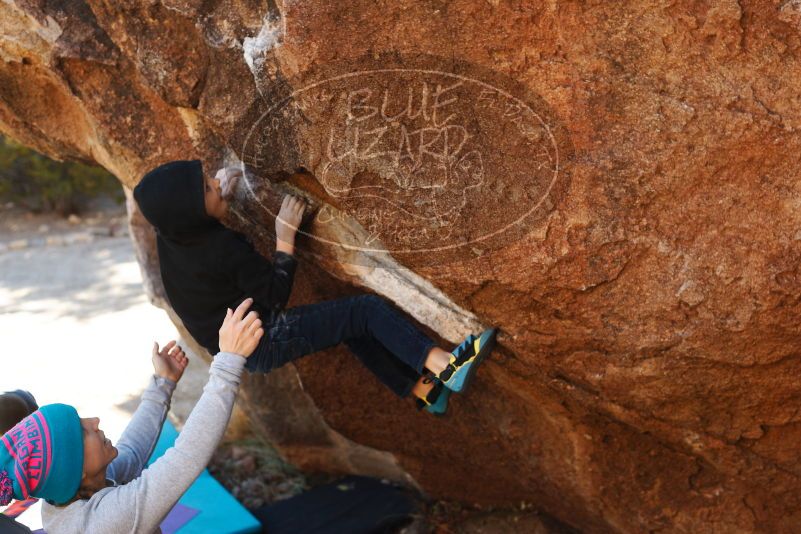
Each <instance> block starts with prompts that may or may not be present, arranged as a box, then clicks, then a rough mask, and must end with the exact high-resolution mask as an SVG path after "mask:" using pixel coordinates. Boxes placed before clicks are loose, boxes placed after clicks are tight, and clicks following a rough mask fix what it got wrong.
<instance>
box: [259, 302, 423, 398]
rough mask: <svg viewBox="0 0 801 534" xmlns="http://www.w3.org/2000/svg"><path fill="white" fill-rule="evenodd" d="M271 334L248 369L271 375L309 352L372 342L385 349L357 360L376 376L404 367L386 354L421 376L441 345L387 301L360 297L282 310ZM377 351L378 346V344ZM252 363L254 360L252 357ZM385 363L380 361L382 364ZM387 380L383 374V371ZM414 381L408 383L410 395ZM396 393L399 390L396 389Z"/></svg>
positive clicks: (365, 352)
mask: <svg viewBox="0 0 801 534" xmlns="http://www.w3.org/2000/svg"><path fill="white" fill-rule="evenodd" d="M264 328H265V336H264V339H263V341H262V343H260V346H259V347H258V348H257V349H256V352H255V354H254V356H256V358H255V360H256V361H255V362H254V363H253V364H250V362H248V368H249V369H251V370H258V371H261V372H267V371H269V370H270V369H274V368H277V367H280V366H282V365H284V364H285V363H287V362H289V361H292V360H294V359H297V358H300V357H302V356H304V355H306V354H310V353H312V352H317V351H319V350H322V349H325V348H329V347H332V346H334V345H337V344H338V343H341V342H343V341H350V342H351V343H350V345H351V346H352V347H353V346H354V344H355V346H356V347H358V346H359V345H360V344H363V343H365V342H364V341H361V342H360V341H356V340H358V339H361V338H371V339H373V340H375V341H377V342H378V344H380V345H381V346H383V347H384V349H385V351H386V352H384V351H379V352H373V353H370V354H368V352H369V350H368V349H363V350H359V353H358V354H357V356H359V358H360V359H361V360H362V361H364V362H365V363H366V364H367V362H368V361H369V362H370V365H368V367H369V368H371V370H373V371H374V372H375V370H376V368H377V367H378V366H379V365H381V369H382V370H383V371H386V372H387V373H389V372H394V371H397V369H398V367H397V366H395V367H394V371H392V369H393V368H392V367H387V366H386V365H384V364H385V363H386V355H387V354H391V355H392V356H393V357H394V358H395V359H396V360H399V361H400V362H402V363H403V364H405V365H406V366H408V367H409V368H410V370H412V371H416V372H417V376H419V374H420V373H421V372H422V371H423V368H424V366H425V363H426V361H427V359H428V357H429V354H430V353H431V352H432V349H433V348H434V347H435V344H434V342H433V341H432V340H431V339H430V338H429V337H428V336H426V335H425V334H423V333H422V332H421V331H420V330H419V329H418V328H416V327H415V326H414V325H413V324H412V323H411V322H409V321H408V320H407V319H405V318H404V317H403V316H402V315H401V313H400V312H399V311H398V310H396V309H395V307H394V306H393V305H392V304H390V303H389V302H387V301H386V300H384V299H383V298H381V297H377V296H375V295H360V296H355V297H345V298H342V299H337V300H332V301H328V302H320V303H316V304H309V305H306V306H298V307H296V308H290V309H287V310H285V311H284V312H282V313H281V314H280V315H279V316H278V317H277V318H276V319H275V320H274V321H273V322H272V323H270V324H268V325H265V327H264ZM373 347H375V345H373ZM250 359H254V358H253V356H251V358H250ZM376 362H379V363H376ZM377 375H378V376H379V378H381V375H380V373H377ZM413 385H414V383H413V382H412V383H410V384H409V383H407V384H406V390H405V392H406V393H408V392H409V391H410V390H411V387H412V386H413ZM393 391H396V393H397V392H399V391H398V390H397V389H395V388H393Z"/></svg>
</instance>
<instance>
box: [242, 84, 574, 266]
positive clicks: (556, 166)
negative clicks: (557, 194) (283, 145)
mask: <svg viewBox="0 0 801 534" xmlns="http://www.w3.org/2000/svg"><path fill="white" fill-rule="evenodd" d="M401 72H405V73H408V72H412V73H422V74H434V75H441V76H447V77H451V78H455V79H458V80H462V81H466V82H470V83H475V84H477V85H479V86H482V87H485V88H488V89H490V90H492V91H496V92H498V93H500V94H502V95H504V96H505V97H506V98H509V99H510V100H514V101H515V102H517V103H519V104H520V105H522V106H523V107H525V108H526V109H527V110H529V111H530V112H531V113H532V114H533V115H534V116H535V117H536V118H537V120H538V121H539V123H540V125H541V126H542V127H543V129H544V130H545V132H546V133H547V134H548V139H549V140H550V141H551V145H552V146H553V149H554V154H555V158H554V160H555V164H554V171H553V178H551V181H550V183H549V184H548V187H547V188H546V190H545V193H544V194H543V195H542V197H541V198H540V200H539V201H538V202H537V203H536V204H535V205H534V206H533V207H532V208H531V209H530V210H528V211H527V212H526V213H524V214H523V215H521V216H520V217H518V218H517V219H515V220H514V221H512V222H511V223H509V224H507V225H506V226H504V227H502V228H500V229H498V230H495V231H494V232H491V233H488V234H485V235H482V236H481V237H477V238H475V239H472V240H470V241H468V242H466V243H457V244H454V245H443V246H439V247H433V248H415V249H392V250H390V249H386V248H365V247H361V246H355V245H348V244H345V243H340V242H338V241H331V240H329V239H325V238H323V237H318V236H315V235H313V234H310V233H308V232H305V231H303V230H301V229H300V228H298V229H297V231H298V232H299V233H301V234H303V235H305V236H308V237H310V238H312V239H315V240H317V241H320V242H322V243H327V244H329V245H333V246H339V247H342V248H345V249H348V250H354V251H359V252H377V253H384V254H412V253H415V252H441V251H445V250H453V249H458V248H461V247H465V246H468V245H471V244H474V243H478V242H481V241H484V240H486V239H489V238H492V237H495V236H497V235H499V234H501V233H503V232H506V231H507V230H508V229H509V228H511V227H512V226H515V225H517V224H520V223H521V221H523V220H524V219H525V218H526V217H529V216H530V215H531V214H532V213H534V212H535V211H536V210H537V209H538V208H539V207H540V206H541V205H542V203H543V202H545V199H546V198H548V196H549V195H550V194H551V190H552V189H553V186H554V185H555V184H556V180H557V179H558V177H559V169H560V167H559V164H560V160H559V147H558V145H557V143H556V139H555V138H554V135H553V133H552V132H551V128H550V126H548V124H546V123H545V121H544V120H542V117H541V116H540V114H539V113H537V112H536V111H534V110H533V109H531V107H530V106H529V105H528V104H527V103H526V102H524V101H523V100H521V99H520V98H518V97H516V96H514V95H512V94H510V93H509V92H508V91H505V90H503V89H499V88H497V87H495V86H493V85H491V84H489V83H486V82H483V81H481V80H476V79H475V78H471V77H469V76H464V75H461V74H455V73H452V72H444V71H439V70H432V69H420V68H391V69H370V70H359V71H355V72H349V73H346V74H340V75H338V76H333V77H330V78H326V79H324V80H320V81H317V82H314V83H312V84H309V85H306V86H304V87H302V88H300V89H296V90H293V91H292V92H291V93H290V94H289V95H287V96H286V97H284V98H283V99H281V100H280V101H278V102H277V103H275V104H274V105H272V106H271V107H270V108H269V109H268V110H267V111H265V112H264V113H263V114H262V115H261V116H260V117H259V118H258V119H257V120H256V122H255V123H254V124H253V126H252V127H251V128H250V131H249V132H248V134H247V136H245V140H244V143H243V150H242V154H243V156H244V155H245V154H246V148H247V146H248V141H249V139H250V137H251V135H252V134H253V132H254V131H255V129H256V127H257V126H258V125H259V123H260V122H261V121H262V119H264V118H265V117H268V116H270V115H271V114H272V113H273V111H275V110H276V109H280V107H281V106H283V105H284V104H285V103H286V102H287V101H289V100H291V99H294V97H295V95H298V94H300V93H303V92H305V91H309V90H311V89H314V88H316V87H318V86H320V85H323V84H326V83H329V82H333V81H338V80H343V79H345V78H351V77H355V76H364V75H370V74H380V73H401ZM244 159H246V158H243V161H242V162H241V167H242V173H243V175H244V173H245V172H246V169H245V163H244ZM243 182H244V183H245V185H246V187H247V189H248V192H249V193H250V195H251V196H252V197H253V198H256V199H258V197H256V194H255V191H253V188H252V187H251V186H250V183H249V181H248V180H243ZM260 204H261V203H260ZM261 206H262V207H263V208H264V209H265V210H267V212H268V213H269V214H270V215H272V216H274V217H277V215H278V214H275V213H273V212H272V211H271V210H270V209H269V208H267V207H266V206H264V205H263V204H261Z"/></svg>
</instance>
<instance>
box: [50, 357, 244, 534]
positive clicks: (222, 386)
mask: <svg viewBox="0 0 801 534" xmlns="http://www.w3.org/2000/svg"><path fill="white" fill-rule="evenodd" d="M244 365H245V358H243V357H242V356H239V355H237V354H232V353H227V352H221V353H219V354H217V355H216V356H215V357H214V361H213V362H212V364H211V368H210V369H209V381H208V383H207V384H206V387H205V388H203V395H202V396H201V397H200V400H198V402H197V404H196V405H195V408H194V409H193V410H192V413H191V414H190V415H189V418H188V419H187V421H186V424H185V425H184V428H183V431H182V432H181V434H180V435H179V436H178V439H176V440H175V445H174V446H173V447H172V448H170V449H168V450H167V452H165V453H164V456H162V457H161V458H159V459H158V460H156V461H155V462H154V463H153V465H151V466H150V467H148V468H147V469H144V467H145V464H146V463H147V460H148V458H149V457H150V454H151V453H152V452H153V448H154V447H155V446H156V442H157V441H158V437H159V433H160V432H161V426H162V424H163V423H164V419H165V418H166V416H167V412H168V411H169V409H170V399H171V397H172V392H173V390H174V389H175V383H173V382H172V381H170V380H166V379H164V378H160V377H156V376H154V377H152V378H151V380H150V384H149V385H148V386H147V389H145V392H144V393H143V394H142V403H141V404H140V405H139V408H137V410H136V413H134V415H133V418H132V419H131V422H130V423H129V424H128V427H127V428H126V429H125V432H123V434H122V437H121V438H120V440H119V442H118V444H117V450H118V451H119V455H118V456H117V458H115V459H114V461H113V462H112V463H111V464H110V465H109V466H108V469H107V471H106V478H107V479H108V484H110V486H109V487H106V488H104V489H102V490H100V491H98V492H97V493H95V494H94V495H92V497H91V498H90V499H88V500H77V501H74V502H73V503H71V504H69V505H67V506H52V505H50V504H47V503H43V504H42V522H43V525H44V529H45V531H46V532H47V534H117V533H119V534H123V533H124V534H128V533H136V534H151V533H154V532H160V531H161V529H159V525H160V524H161V522H162V521H163V520H164V518H165V517H166V515H167V514H168V513H169V512H170V510H171V509H172V507H173V506H175V503H176V502H178V499H179V498H180V497H181V495H183V494H184V492H185V491H186V490H187V489H188V488H189V486H190V485H191V484H192V482H194V481H195V479H196V478H197V477H198V476H199V475H200V473H201V472H202V471H203V469H205V467H206V464H208V462H209V460H210V459H211V455H212V454H213V453H214V450H215V449H216V448H217V444H218V443H219V441H220V439H221V438H222V436H223V433H224V432H225V428H226V426H227V425H228V419H229V418H230V416H231V411H232V409H233V406H234V400H235V399H236V394H237V391H238V389H239V379H240V376H241V374H242V369H243V368H244ZM143 469H144V471H143Z"/></svg>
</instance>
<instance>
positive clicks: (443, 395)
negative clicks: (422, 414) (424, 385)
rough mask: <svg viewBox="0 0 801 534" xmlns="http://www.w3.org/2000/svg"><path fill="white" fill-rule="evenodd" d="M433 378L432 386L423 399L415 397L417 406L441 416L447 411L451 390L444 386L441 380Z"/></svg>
mask: <svg viewBox="0 0 801 534" xmlns="http://www.w3.org/2000/svg"><path fill="white" fill-rule="evenodd" d="M426 380H429V379H426ZM433 380H434V387H433V388H432V389H431V391H429V392H428V395H426V398H425V399H419V398H418V399H417V407H418V408H419V409H421V410H425V411H427V412H429V413H432V414H434V415H437V416H440V417H441V416H443V415H445V412H446V411H448V398H449V397H450V396H451V390H449V389H448V388H446V387H444V386H443V385H442V382H440V381H439V380H437V379H436V378H433Z"/></svg>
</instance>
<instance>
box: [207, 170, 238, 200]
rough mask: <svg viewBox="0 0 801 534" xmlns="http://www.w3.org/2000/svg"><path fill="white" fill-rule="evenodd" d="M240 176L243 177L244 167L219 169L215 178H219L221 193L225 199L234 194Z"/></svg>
mask: <svg viewBox="0 0 801 534" xmlns="http://www.w3.org/2000/svg"><path fill="white" fill-rule="evenodd" d="M240 178H242V169H240V168H239V167H224V168H222V169H220V170H219V171H217V174H216V175H215V176H214V179H215V180H219V182H220V190H221V194H222V197H223V198H224V199H226V200H228V199H230V198H231V197H232V196H233V194H234V191H235V190H236V184H237V183H238V182H239V179H240Z"/></svg>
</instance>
